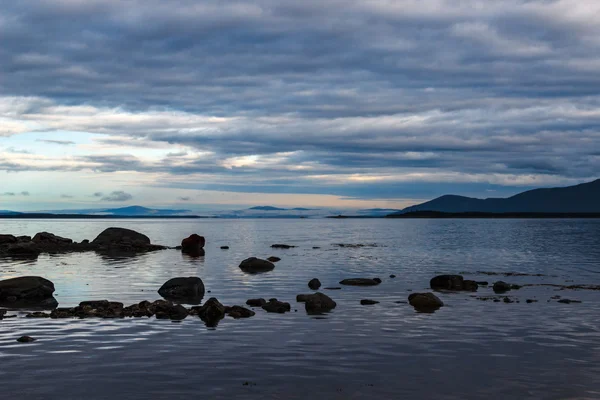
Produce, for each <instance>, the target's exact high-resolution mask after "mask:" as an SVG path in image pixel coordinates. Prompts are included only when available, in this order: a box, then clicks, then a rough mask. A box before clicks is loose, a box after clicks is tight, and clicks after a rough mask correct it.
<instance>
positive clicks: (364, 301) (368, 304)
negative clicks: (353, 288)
mask: <svg viewBox="0 0 600 400" xmlns="http://www.w3.org/2000/svg"><path fill="white" fill-rule="evenodd" d="M360 304H361V305H363V306H370V305H373V304H379V302H378V301H377V300H370V299H362V300H361V301H360Z"/></svg>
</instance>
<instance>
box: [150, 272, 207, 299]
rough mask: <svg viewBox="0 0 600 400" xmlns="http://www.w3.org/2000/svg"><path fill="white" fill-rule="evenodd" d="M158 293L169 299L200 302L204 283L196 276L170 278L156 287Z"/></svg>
mask: <svg viewBox="0 0 600 400" xmlns="http://www.w3.org/2000/svg"><path fill="white" fill-rule="evenodd" d="M158 294H160V295H161V296H162V297H164V298H165V299H168V300H171V301H176V302H182V303H186V304H200V301H202V298H203V297H204V283H203V282H202V279H200V278H198V277H197V276H190V277H187V278H186V277H177V278H172V279H169V280H168V281H167V282H165V283H164V284H163V285H162V286H161V287H160V289H158Z"/></svg>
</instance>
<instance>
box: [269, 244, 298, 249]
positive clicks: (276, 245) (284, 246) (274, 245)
mask: <svg viewBox="0 0 600 400" xmlns="http://www.w3.org/2000/svg"><path fill="white" fill-rule="evenodd" d="M271 247H272V248H273V249H293V248H294V247H296V246H292V245H289V244H272V245H271Z"/></svg>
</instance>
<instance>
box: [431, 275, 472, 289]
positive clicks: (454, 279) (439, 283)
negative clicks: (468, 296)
mask: <svg viewBox="0 0 600 400" xmlns="http://www.w3.org/2000/svg"><path fill="white" fill-rule="evenodd" d="M463 282H464V279H463V277H462V275H438V276H436V277H433V278H431V280H430V281H429V287H431V288H432V289H433V290H463Z"/></svg>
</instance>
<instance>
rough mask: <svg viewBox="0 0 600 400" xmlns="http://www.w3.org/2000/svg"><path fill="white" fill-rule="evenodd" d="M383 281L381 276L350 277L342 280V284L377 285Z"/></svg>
mask: <svg viewBox="0 0 600 400" xmlns="http://www.w3.org/2000/svg"><path fill="white" fill-rule="evenodd" d="M380 283H381V279H379V278H350V279H344V280H342V281H340V285H349V286H375V285H379V284H380Z"/></svg>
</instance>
